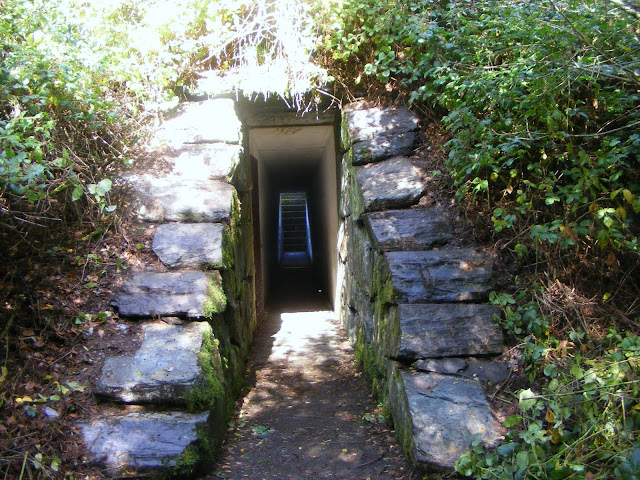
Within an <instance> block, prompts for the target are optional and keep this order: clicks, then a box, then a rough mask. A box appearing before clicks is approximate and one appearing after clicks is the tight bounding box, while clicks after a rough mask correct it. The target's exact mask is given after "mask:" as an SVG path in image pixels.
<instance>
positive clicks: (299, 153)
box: [249, 126, 333, 171]
mask: <svg viewBox="0 0 640 480" xmlns="http://www.w3.org/2000/svg"><path fill="white" fill-rule="evenodd" d="M331 135H333V129H332V127H329V126H314V127H285V128H253V129H251V130H250V132H249V142H250V149H251V153H252V155H254V156H255V157H256V158H258V159H259V160H260V161H262V162H264V164H265V165H266V166H267V167H269V168H270V169H276V170H281V169H289V168H294V169H296V170H297V171H301V170H314V169H315V168H316V167H317V165H318V163H319V162H320V161H321V160H322V159H323V157H324V155H325V153H326V149H327V148H328V145H329V144H330V140H331Z"/></svg>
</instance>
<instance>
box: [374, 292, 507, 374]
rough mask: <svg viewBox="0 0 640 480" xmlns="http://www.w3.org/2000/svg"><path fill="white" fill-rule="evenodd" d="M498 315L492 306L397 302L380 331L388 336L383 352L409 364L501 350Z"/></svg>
mask: <svg viewBox="0 0 640 480" xmlns="http://www.w3.org/2000/svg"><path fill="white" fill-rule="evenodd" d="M499 314H500V310H499V309H498V307H496V306H494V305H477V304H465V303H448V304H402V305H398V306H397V307H396V308H395V310H393V311H392V313H391V315H390V321H389V323H388V325H386V328H387V329H388V331H387V332H383V336H384V337H385V338H387V339H389V340H387V341H388V343H387V348H386V355H387V356H388V357H390V358H394V359H398V360H402V361H404V362H407V363H413V362H415V361H416V360H420V359H424V358H440V357H469V356H474V355H488V354H499V353H502V348H503V346H504V339H503V336H502V329H501V328H500V326H499V325H498V324H497V323H496V322H495V321H494V315H499ZM393 332H396V333H395V334H393ZM398 332H399V333H398Z"/></svg>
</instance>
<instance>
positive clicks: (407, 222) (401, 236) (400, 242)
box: [364, 208, 453, 252]
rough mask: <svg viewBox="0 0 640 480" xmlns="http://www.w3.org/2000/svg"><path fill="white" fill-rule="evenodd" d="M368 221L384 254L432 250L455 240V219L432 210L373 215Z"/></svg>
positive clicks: (418, 209) (366, 219) (390, 211)
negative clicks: (435, 246)
mask: <svg viewBox="0 0 640 480" xmlns="http://www.w3.org/2000/svg"><path fill="white" fill-rule="evenodd" d="M364 219H365V222H366V223H367V225H368V226H369V229H370V230H371V232H372V234H373V237H374V238H375V239H376V240H377V242H378V247H379V248H380V250H382V251H383V252H390V251H397V250H407V251H417V250H428V249H431V248H432V247H433V246H434V245H442V244H444V243H447V242H448V241H449V240H451V239H452V238H453V234H452V225H451V219H450V218H449V217H448V216H447V215H446V214H443V213H441V212H440V211H438V210H436V209H432V208H412V209H408V210H386V211H383V212H372V213H368V214H366V215H364Z"/></svg>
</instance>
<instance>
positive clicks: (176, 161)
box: [167, 143, 242, 180]
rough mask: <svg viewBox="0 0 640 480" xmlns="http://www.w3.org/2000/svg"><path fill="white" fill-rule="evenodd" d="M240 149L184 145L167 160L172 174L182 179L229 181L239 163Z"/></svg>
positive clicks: (218, 145)
mask: <svg viewBox="0 0 640 480" xmlns="http://www.w3.org/2000/svg"><path fill="white" fill-rule="evenodd" d="M241 151H242V147H240V146H239V145H227V144H224V143H199V144H185V145H181V146H180V150H179V151H178V152H176V153H175V155H173V156H170V157H169V158H167V160H168V161H170V162H172V163H173V173H174V174H177V175H180V176H182V177H183V178H195V179H201V180H202V179H207V178H209V179H214V178H223V179H227V180H228V179H230V178H231V176H232V175H233V173H234V171H235V169H236V167H237V165H238V163H239V161H240V152H241Z"/></svg>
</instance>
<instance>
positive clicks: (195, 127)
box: [148, 98, 242, 151]
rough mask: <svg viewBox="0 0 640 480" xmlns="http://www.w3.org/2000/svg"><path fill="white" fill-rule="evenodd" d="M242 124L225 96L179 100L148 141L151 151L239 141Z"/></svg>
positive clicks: (233, 106)
mask: <svg viewBox="0 0 640 480" xmlns="http://www.w3.org/2000/svg"><path fill="white" fill-rule="evenodd" d="M241 132H242V124H241V122H240V120H239V119H238V116H237V115H236V112H235V103H234V101H233V100H231V99H228V98H218V99H213V100H207V101H204V102H192V103H183V104H182V105H180V106H179V107H178V109H177V111H176V113H175V115H173V116H172V117H171V118H169V119H167V120H165V122H164V123H163V124H162V125H161V126H160V128H159V129H158V130H157V131H156V132H155V133H154V135H153V136H152V138H151V140H150V141H149V145H148V148H149V149H150V150H152V151H164V150H179V149H180V148H181V146H182V145H184V144H188V143H217V142H222V143H235V144H237V143H239V142H240V138H241Z"/></svg>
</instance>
